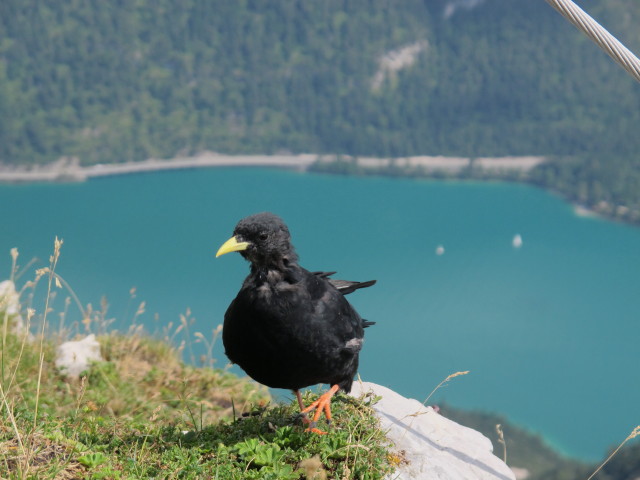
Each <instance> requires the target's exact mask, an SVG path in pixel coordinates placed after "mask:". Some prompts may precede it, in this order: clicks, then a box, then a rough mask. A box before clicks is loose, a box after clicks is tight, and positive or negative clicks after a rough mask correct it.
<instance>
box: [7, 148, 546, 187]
mask: <svg viewBox="0 0 640 480" xmlns="http://www.w3.org/2000/svg"><path fill="white" fill-rule="evenodd" d="M338 158H344V159H352V160H353V161H355V162H356V163H357V164H358V165H360V166H363V167H369V168H383V167H386V166H389V165H391V164H392V163H396V164H397V165H399V166H400V165H404V166H411V167H417V166H419V167H423V168H425V169H427V170H447V171H451V172H456V171H460V170H461V169H462V168H465V167H467V166H469V165H470V164H471V162H472V159H470V158H465V157H444V156H416V157H402V158H394V159H390V158H372V157H348V156H342V157H337V156H336V155H317V154H299V155H224V154H219V153H215V152H203V153H201V154H199V155H196V156H193V157H183V158H174V159H171V160H161V159H148V160H143V161H139V162H127V163H112V164H96V165H90V166H81V165H79V162H78V160H77V159H68V158H67V159H65V158H63V159H60V160H58V161H56V162H53V163H51V164H48V165H43V166H36V167H32V168H25V167H12V166H7V165H4V166H3V165H2V164H0V183H30V182H60V181H67V182H81V181H85V180H87V179H90V178H98V177H106V176H113V175H126V174H132V173H145V172H157V171H163V170H178V169H193V168H210V167H276V168H286V169H293V170H300V171H305V170H307V169H308V168H309V167H310V166H311V165H312V164H313V163H314V162H316V161H320V162H332V161H335V160H336V159H338ZM473 161H474V162H475V164H476V165H478V166H481V167H483V168H487V169H499V170H502V169H506V170H521V171H522V170H529V169H531V168H533V167H534V166H536V165H538V164H540V163H542V162H544V161H545V157H534V156H528V157H497V158H478V159H475V160H473Z"/></svg>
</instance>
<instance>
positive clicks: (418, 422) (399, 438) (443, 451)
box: [351, 382, 515, 480]
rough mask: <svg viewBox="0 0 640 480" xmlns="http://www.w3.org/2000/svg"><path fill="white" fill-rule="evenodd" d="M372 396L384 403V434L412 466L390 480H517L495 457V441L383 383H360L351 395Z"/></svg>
mask: <svg viewBox="0 0 640 480" xmlns="http://www.w3.org/2000/svg"><path fill="white" fill-rule="evenodd" d="M369 392H371V393H372V394H373V395H374V396H380V397H382V399H381V400H380V401H379V402H378V403H376V404H375V405H374V406H373V408H374V410H375V411H376V412H377V415H378V417H379V418H380V423H381V426H382V429H383V430H387V431H388V434H387V436H388V438H389V439H390V440H391V441H392V442H393V443H394V445H395V447H394V451H396V452H398V453H400V456H402V457H404V458H405V459H406V460H407V462H408V464H406V465H400V467H399V468H398V470H396V472H395V473H393V474H392V475H391V476H389V477H388V478H389V480H391V479H393V480H422V479H425V480H426V479H429V480H436V479H437V480H515V476H514V474H513V472H512V471H511V470H510V469H509V467H508V466H507V465H506V464H505V463H504V462H503V461H502V460H500V459H499V458H498V457H496V456H495V455H493V445H491V441H490V440H489V439H488V438H487V437H485V436H484V435H482V434H481V433H480V432H477V431H475V430H473V429H471V428H467V427H464V426H462V425H459V424H457V423H455V422H453V421H451V420H449V419H447V418H445V417H443V416H441V415H439V414H438V413H436V412H435V410H433V408H431V407H424V406H423V405H422V404H421V403H420V402H419V401H417V400H414V399H409V398H405V397H403V396H402V395H400V394H398V393H396V392H394V391H392V390H389V389H388V388H386V387H383V386H381V385H376V384H375V383H369V382H355V383H354V384H353V388H352V390H351V395H353V396H354V397H360V396H362V395H363V394H366V393H369Z"/></svg>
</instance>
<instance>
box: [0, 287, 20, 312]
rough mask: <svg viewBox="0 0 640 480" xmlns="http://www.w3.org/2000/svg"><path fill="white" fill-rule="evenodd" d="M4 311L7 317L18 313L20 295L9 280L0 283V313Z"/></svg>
mask: <svg viewBox="0 0 640 480" xmlns="http://www.w3.org/2000/svg"><path fill="white" fill-rule="evenodd" d="M5 311H6V312H7V313H8V314H9V315H16V314H18V313H20V295H18V292H16V286H15V285H14V283H13V282H12V281H11V280H4V281H2V282H0V312H5Z"/></svg>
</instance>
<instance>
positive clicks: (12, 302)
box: [0, 280, 32, 339]
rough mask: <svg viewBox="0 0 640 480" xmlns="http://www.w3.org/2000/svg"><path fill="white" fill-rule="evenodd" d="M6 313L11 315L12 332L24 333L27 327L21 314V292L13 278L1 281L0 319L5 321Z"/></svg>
mask: <svg viewBox="0 0 640 480" xmlns="http://www.w3.org/2000/svg"><path fill="white" fill-rule="evenodd" d="M5 313H6V314H7V315H8V316H9V321H10V325H11V332H13V333H15V334H16V335H21V334H23V333H24V332H25V330H26V328H27V327H26V326H25V324H24V320H23V319H22V315H20V294H19V293H18V292H17V291H16V286H15V284H14V283H13V282H12V281H11V280H4V281H2V282H0V321H3V319H4V315H5ZM28 338H29V339H31V338H32V337H31V336H29V337H28Z"/></svg>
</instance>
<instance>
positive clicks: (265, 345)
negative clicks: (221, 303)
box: [216, 212, 375, 433]
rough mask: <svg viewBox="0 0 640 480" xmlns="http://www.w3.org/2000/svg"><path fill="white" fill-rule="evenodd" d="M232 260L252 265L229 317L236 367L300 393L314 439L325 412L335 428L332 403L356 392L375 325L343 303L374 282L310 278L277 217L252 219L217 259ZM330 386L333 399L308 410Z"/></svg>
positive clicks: (227, 340)
mask: <svg viewBox="0 0 640 480" xmlns="http://www.w3.org/2000/svg"><path fill="white" fill-rule="evenodd" d="M229 252H240V254H241V255H242V256H243V257H244V258H245V259H246V260H248V261H249V262H250V263H251V270H250V273H249V276H247V278H246V279H245V280H244V283H243V284H242V288H241V289H240V292H239V293H238V295H237V296H236V298H235V299H234V300H233V301H232V302H231V305H229V308H228V309H227V312H226V313H225V316H224V326H223V330H222V340H223V343H224V348H225V353H226V355H227V356H228V357H229V360H231V362H233V363H235V364H237V365H239V366H240V367H241V368H242V369H243V370H244V371H245V372H246V373H247V374H248V375H249V376H250V377H251V378H253V379H254V380H256V381H257V382H259V383H262V384H264V385H267V386H269V387H273V388H286V389H290V390H293V391H294V393H295V394H296V398H297V399H298V404H299V405H300V409H301V411H302V413H303V417H304V418H305V420H306V415H305V414H306V413H308V412H311V411H313V410H315V414H314V416H313V420H312V421H311V422H310V425H309V428H308V430H309V431H313V432H315V433H324V432H322V431H320V430H319V429H317V428H316V425H317V421H318V419H319V418H320V416H321V414H322V412H323V411H324V412H325V415H326V418H327V421H328V422H330V421H331V408H330V405H331V397H332V396H333V395H334V394H335V393H336V392H337V391H338V390H340V389H342V390H344V391H345V392H347V393H348V392H349V391H350V390H351V384H352V383H353V378H354V376H355V374H356V371H357V369H358V355H359V353H360V350H361V348H362V343H363V337H364V328H365V327H367V326H369V325H372V324H373V323H374V322H368V321H366V320H363V319H362V318H360V315H358V313H357V312H356V311H355V309H354V308H353V307H352V306H351V305H350V304H349V302H348V301H347V300H346V299H345V298H344V295H346V294H348V293H351V292H353V291H354V290H357V289H359V288H363V287H369V286H371V285H373V284H374V283H375V280H371V281H367V282H351V281H344V280H333V279H330V278H329V277H330V275H332V274H333V273H335V272H309V271H307V270H305V269H304V268H302V267H301V266H300V265H298V256H297V255H296V252H295V250H294V248H293V245H292V244H291V235H290V234H289V229H288V228H287V226H286V225H285V223H284V222H283V221H282V219H281V218H280V217H278V216H276V215H274V214H272V213H268V212H265V213H258V214H255V215H251V216H249V217H246V218H244V219H242V220H240V222H238V224H237V225H236V227H235V230H234V231H233V236H232V237H231V238H230V239H229V240H228V241H227V242H225V243H224V244H223V245H222V246H221V247H220V249H219V250H218V252H217V254H216V257H219V256H220V255H224V254H225V253H229ZM319 383H326V384H329V385H331V388H330V389H329V391H327V392H326V393H324V394H323V395H321V396H320V398H319V399H318V400H317V401H315V402H313V403H312V404H311V405H309V406H308V407H306V408H305V407H304V405H303V403H302V398H301V396H300V389H301V388H304V387H308V386H310V385H316V384H319Z"/></svg>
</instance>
